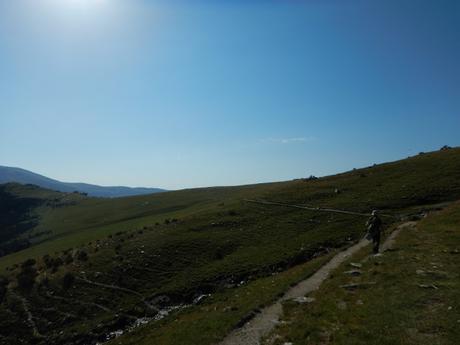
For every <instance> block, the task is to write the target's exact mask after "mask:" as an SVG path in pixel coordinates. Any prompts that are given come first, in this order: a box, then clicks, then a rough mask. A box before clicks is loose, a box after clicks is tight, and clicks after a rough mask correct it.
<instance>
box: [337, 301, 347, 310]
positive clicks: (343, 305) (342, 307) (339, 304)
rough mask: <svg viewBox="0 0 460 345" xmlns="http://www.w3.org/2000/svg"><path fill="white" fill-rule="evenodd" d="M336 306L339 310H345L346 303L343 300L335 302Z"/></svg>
mask: <svg viewBox="0 0 460 345" xmlns="http://www.w3.org/2000/svg"><path fill="white" fill-rule="evenodd" d="M337 308H339V309H340V310H346V309H347V303H346V302H344V301H339V302H337Z"/></svg>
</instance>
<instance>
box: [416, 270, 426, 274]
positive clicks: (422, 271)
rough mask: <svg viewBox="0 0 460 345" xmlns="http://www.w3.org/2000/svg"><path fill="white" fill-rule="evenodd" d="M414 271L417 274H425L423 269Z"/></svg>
mask: <svg viewBox="0 0 460 345" xmlns="http://www.w3.org/2000/svg"><path fill="white" fill-rule="evenodd" d="M415 273H416V274H418V275H423V274H425V271H424V270H416V271H415Z"/></svg>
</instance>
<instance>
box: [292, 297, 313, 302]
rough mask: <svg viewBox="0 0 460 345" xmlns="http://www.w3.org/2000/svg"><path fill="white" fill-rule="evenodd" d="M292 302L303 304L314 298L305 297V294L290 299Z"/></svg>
mask: <svg viewBox="0 0 460 345" xmlns="http://www.w3.org/2000/svg"><path fill="white" fill-rule="evenodd" d="M292 300H293V301H294V302H297V303H300V304H304V303H312V302H314V301H315V300H316V299H315V298H314V297H305V296H300V297H296V298H293V299H292Z"/></svg>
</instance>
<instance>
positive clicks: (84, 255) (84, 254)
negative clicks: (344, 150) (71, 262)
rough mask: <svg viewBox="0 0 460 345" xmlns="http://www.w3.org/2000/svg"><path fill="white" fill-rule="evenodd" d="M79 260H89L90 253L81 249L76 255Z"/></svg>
mask: <svg viewBox="0 0 460 345" xmlns="http://www.w3.org/2000/svg"><path fill="white" fill-rule="evenodd" d="M76 258H77V260H79V261H87V260H88V253H87V252H85V251H84V250H79V251H78V252H77V255H76Z"/></svg>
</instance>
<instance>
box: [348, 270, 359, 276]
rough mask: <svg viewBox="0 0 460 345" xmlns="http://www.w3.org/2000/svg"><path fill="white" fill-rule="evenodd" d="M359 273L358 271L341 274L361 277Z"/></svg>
mask: <svg viewBox="0 0 460 345" xmlns="http://www.w3.org/2000/svg"><path fill="white" fill-rule="evenodd" d="M361 273H362V272H361V271H360V270H351V271H345V272H343V274H349V275H351V276H359V275H361Z"/></svg>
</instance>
